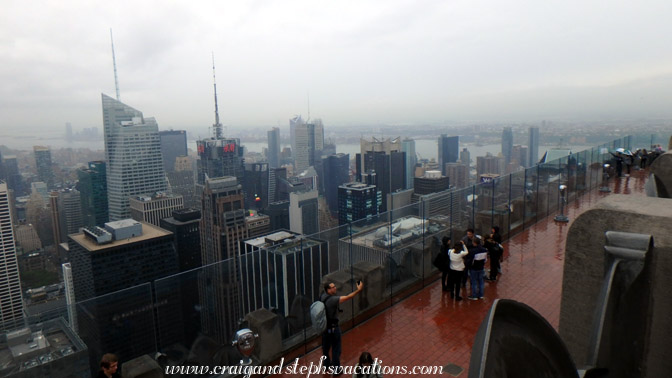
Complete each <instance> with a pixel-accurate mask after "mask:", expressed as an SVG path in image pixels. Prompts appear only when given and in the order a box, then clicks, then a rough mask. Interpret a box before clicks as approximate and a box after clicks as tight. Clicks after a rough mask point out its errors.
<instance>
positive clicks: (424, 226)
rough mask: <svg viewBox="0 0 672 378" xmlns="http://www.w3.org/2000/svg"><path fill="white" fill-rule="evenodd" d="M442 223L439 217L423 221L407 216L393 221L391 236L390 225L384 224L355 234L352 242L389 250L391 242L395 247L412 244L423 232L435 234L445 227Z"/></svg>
mask: <svg viewBox="0 0 672 378" xmlns="http://www.w3.org/2000/svg"><path fill="white" fill-rule="evenodd" d="M441 223H442V222H440V221H439V220H438V219H434V218H431V219H429V220H428V221H424V222H423V220H422V219H420V218H418V217H415V216H410V217H405V218H402V219H399V220H397V221H396V222H394V223H392V237H391V238H390V227H389V226H387V225H384V226H380V227H374V228H370V229H367V230H364V231H362V232H359V233H357V234H355V235H353V237H352V243H353V244H357V245H363V246H367V247H370V248H373V249H379V250H382V251H389V248H390V243H392V245H394V246H395V247H403V245H404V244H412V243H413V242H414V240H416V239H417V238H419V237H421V236H422V235H423V233H429V234H433V233H436V232H438V231H440V230H441V229H445V228H446V227H445V225H442V224H441Z"/></svg>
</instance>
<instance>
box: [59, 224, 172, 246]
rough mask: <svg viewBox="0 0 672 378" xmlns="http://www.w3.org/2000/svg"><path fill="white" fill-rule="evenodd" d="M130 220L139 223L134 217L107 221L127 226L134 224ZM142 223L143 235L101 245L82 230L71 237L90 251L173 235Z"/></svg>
mask: <svg viewBox="0 0 672 378" xmlns="http://www.w3.org/2000/svg"><path fill="white" fill-rule="evenodd" d="M129 221H132V222H135V223H137V221H134V220H132V219H123V220H120V221H116V222H109V223H106V225H108V224H110V223H115V224H117V226H120V225H123V224H125V225H126V226H128V225H132V224H131V223H128V222H129ZM140 224H141V225H142V235H140V236H136V237H133V238H130V239H123V240H114V241H112V242H110V243H108V244H100V245H99V244H96V242H94V241H93V240H91V239H89V238H87V237H85V236H84V234H83V233H81V232H80V233H78V234H74V235H70V237H71V238H72V240H74V241H75V242H77V243H78V244H79V245H81V246H82V247H84V248H85V249H87V250H88V251H90V252H95V251H100V250H103V249H108V248H113V247H119V246H122V245H125V244H131V243H136V242H139V241H144V240H149V239H153V238H158V237H161V236H166V235H172V232H170V231H167V230H164V229H162V228H159V227H156V226H153V225H151V224H149V223H144V222H140Z"/></svg>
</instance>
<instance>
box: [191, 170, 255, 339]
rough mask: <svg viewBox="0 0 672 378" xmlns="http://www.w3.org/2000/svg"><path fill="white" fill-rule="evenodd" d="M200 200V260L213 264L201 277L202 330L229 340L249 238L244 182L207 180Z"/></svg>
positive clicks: (234, 324) (237, 309) (235, 323)
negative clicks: (243, 247) (242, 247)
mask: <svg viewBox="0 0 672 378" xmlns="http://www.w3.org/2000/svg"><path fill="white" fill-rule="evenodd" d="M201 202H202V211H201V223H200V232H201V262H202V263H203V265H209V264H214V265H212V266H211V267H208V268H206V269H204V271H203V275H202V276H201V277H199V296H200V301H201V306H202V310H201V324H202V331H203V333H204V334H206V335H208V336H210V337H212V338H214V339H215V340H217V341H218V342H220V343H225V342H226V343H228V342H230V340H231V336H232V335H233V332H234V331H235V329H236V327H237V326H238V319H240V317H241V314H240V303H239V287H238V279H237V268H236V261H237V260H236V257H237V256H238V243H239V242H240V241H242V240H245V239H247V238H248V231H247V224H246V223H245V215H246V211H245V208H244V204H243V191H242V189H241V185H239V184H238V180H237V179H236V178H235V177H219V178H212V179H206V180H205V185H204V187H203V195H202V201H201ZM227 259H228V260H227ZM222 260H227V261H222Z"/></svg>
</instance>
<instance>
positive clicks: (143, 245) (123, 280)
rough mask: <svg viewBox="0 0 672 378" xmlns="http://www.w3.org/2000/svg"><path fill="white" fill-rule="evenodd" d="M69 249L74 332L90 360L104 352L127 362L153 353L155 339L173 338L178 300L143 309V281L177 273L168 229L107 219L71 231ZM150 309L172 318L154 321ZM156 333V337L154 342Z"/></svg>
mask: <svg viewBox="0 0 672 378" xmlns="http://www.w3.org/2000/svg"><path fill="white" fill-rule="evenodd" d="M68 247H69V249H70V258H71V261H70V262H71V264H72V278H73V284H74V292H75V298H76V300H77V314H78V319H77V322H78V325H79V330H80V332H79V335H80V337H82V339H83V340H84V342H85V343H86V345H87V346H88V347H89V349H90V350H91V360H93V361H92V363H94V364H97V362H99V358H100V357H99V356H101V355H102V354H103V353H106V352H108V351H114V352H115V353H116V354H118V355H119V358H120V359H122V360H126V361H127V360H129V359H132V358H135V357H138V356H140V355H142V354H146V353H150V352H153V351H155V350H156V342H157V341H158V342H159V343H170V342H176V341H177V340H176V339H175V337H174V336H171V334H172V333H174V332H176V331H177V330H180V325H181V322H180V321H179V317H180V316H181V315H180V313H179V307H178V306H177V304H176V303H165V304H162V305H161V306H160V308H154V309H149V308H148V307H147V306H148V302H147V296H148V295H149V292H148V286H149V285H146V284H147V283H148V282H152V281H154V280H157V279H159V278H163V277H166V276H169V275H172V274H176V273H177V271H178V262H177V253H176V252H175V249H174V247H173V235H172V233H170V232H169V231H166V230H163V229H161V228H159V227H155V226H152V225H150V224H147V223H139V222H136V221H134V220H132V219H124V220H121V221H116V222H108V223H106V224H105V228H104V229H103V228H101V227H96V228H91V229H84V230H83V232H82V233H78V234H71V235H69V236H68ZM143 284H145V285H143ZM138 285H143V286H138ZM154 288H156V286H154ZM119 290H124V292H123V294H122V295H119V294H116V295H115V294H111V295H106V294H110V293H113V292H115V291H119ZM93 298H95V299H93ZM87 299H91V300H88V301H87ZM155 311H156V312H161V313H162V314H163V313H170V314H171V316H162V317H161V322H160V323H155V317H154V312H155ZM175 316H177V317H178V319H176V318H175ZM129 327H130V328H129ZM155 327H156V328H155ZM129 329H132V331H131V332H129ZM155 335H157V336H159V335H160V336H159V340H156V338H155Z"/></svg>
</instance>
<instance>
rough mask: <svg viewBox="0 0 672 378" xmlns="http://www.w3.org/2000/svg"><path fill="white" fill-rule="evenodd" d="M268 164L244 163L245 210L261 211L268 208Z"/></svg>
mask: <svg viewBox="0 0 672 378" xmlns="http://www.w3.org/2000/svg"><path fill="white" fill-rule="evenodd" d="M268 174H269V170H268V163H246V164H245V178H244V180H243V193H245V208H246V209H252V210H261V209H265V208H267V207H268V197H269V195H268V187H269V177H268Z"/></svg>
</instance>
